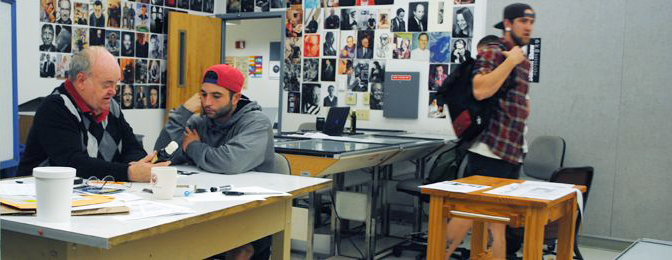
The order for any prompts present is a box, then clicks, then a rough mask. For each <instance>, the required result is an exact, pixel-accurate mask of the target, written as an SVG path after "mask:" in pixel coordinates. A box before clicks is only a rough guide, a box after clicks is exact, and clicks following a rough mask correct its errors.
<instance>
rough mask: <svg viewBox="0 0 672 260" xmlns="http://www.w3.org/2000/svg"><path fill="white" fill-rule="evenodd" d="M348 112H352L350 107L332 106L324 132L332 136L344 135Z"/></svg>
mask: <svg viewBox="0 0 672 260" xmlns="http://www.w3.org/2000/svg"><path fill="white" fill-rule="evenodd" d="M348 114H350V107H331V108H330V109H329V114H327V120H326V121H325V122H324V129H323V130H322V133H324V134H326V135H331V136H340V135H342V134H343V128H344V127H345V121H346V120H347V119H348Z"/></svg>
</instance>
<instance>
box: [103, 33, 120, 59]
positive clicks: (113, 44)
mask: <svg viewBox="0 0 672 260" xmlns="http://www.w3.org/2000/svg"><path fill="white" fill-rule="evenodd" d="M120 47H121V41H120V39H119V31H109V30H108V31H106V32H105V49H107V51H109V52H110V53H112V55H114V56H119V48H120Z"/></svg>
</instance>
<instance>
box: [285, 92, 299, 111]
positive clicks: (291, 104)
mask: <svg viewBox="0 0 672 260" xmlns="http://www.w3.org/2000/svg"><path fill="white" fill-rule="evenodd" d="M287 113H294V114H298V113H301V92H289V94H287Z"/></svg>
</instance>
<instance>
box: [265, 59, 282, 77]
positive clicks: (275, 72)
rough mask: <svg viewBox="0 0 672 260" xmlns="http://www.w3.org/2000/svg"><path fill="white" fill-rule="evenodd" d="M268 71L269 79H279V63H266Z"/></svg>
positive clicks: (275, 61)
mask: <svg viewBox="0 0 672 260" xmlns="http://www.w3.org/2000/svg"><path fill="white" fill-rule="evenodd" d="M268 67H269V68H270V69H269V71H268V78H269V79H280V61H277V60H274V61H269V62H268Z"/></svg>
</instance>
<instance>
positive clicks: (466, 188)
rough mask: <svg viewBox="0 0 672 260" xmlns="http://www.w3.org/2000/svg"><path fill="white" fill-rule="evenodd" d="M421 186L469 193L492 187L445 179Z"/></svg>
mask: <svg viewBox="0 0 672 260" xmlns="http://www.w3.org/2000/svg"><path fill="white" fill-rule="evenodd" d="M419 187H420V188H426V189H433V190H442V191H450V192H459V193H469V192H473V191H477V190H483V189H487V188H490V186H484V185H476V184H468V183H461V182H454V181H443V182H437V183H432V184H428V185H422V186H419Z"/></svg>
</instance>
